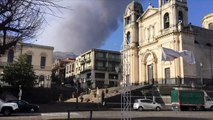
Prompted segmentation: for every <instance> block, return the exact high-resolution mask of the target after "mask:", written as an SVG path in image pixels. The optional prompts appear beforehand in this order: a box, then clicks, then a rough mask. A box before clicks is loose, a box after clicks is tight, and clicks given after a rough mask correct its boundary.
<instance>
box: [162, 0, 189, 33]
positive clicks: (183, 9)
mask: <svg viewBox="0 0 213 120" xmlns="http://www.w3.org/2000/svg"><path fill="white" fill-rule="evenodd" d="M158 3H159V9H160V19H161V29H162V30H164V29H168V28H173V29H177V27H176V26H177V25H178V24H181V25H182V26H187V25H188V7H187V0H159V1H158Z"/></svg>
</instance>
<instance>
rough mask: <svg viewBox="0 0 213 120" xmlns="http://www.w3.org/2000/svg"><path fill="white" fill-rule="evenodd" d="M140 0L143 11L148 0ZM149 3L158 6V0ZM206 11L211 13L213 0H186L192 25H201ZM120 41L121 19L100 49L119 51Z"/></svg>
mask: <svg viewBox="0 0 213 120" xmlns="http://www.w3.org/2000/svg"><path fill="white" fill-rule="evenodd" d="M141 1H142V2H141V3H142V5H143V9H144V11H145V9H146V8H147V6H148V5H149V1H148V0H141ZM151 4H152V5H154V7H158V0H151ZM208 13H213V0H188V15H189V22H191V23H192V24H193V25H196V26H201V23H202V19H203V17H204V16H205V15H206V14H208ZM122 41H123V21H120V22H119V27H118V29H117V30H116V31H115V32H113V33H112V34H111V35H110V36H109V37H108V39H107V40H106V42H105V44H104V45H103V46H101V47H100V49H107V50H115V51H120V49H121V44H122Z"/></svg>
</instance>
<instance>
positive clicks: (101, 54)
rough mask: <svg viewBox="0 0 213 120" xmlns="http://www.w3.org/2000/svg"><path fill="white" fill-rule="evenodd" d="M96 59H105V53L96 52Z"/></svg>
mask: <svg viewBox="0 0 213 120" xmlns="http://www.w3.org/2000/svg"><path fill="white" fill-rule="evenodd" d="M95 57H96V58H105V54H104V53H101V52H96V53H95Z"/></svg>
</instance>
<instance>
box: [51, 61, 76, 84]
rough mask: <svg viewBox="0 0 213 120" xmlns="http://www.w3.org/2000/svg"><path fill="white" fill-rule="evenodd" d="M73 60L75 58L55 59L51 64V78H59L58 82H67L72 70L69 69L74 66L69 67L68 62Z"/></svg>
mask: <svg viewBox="0 0 213 120" xmlns="http://www.w3.org/2000/svg"><path fill="white" fill-rule="evenodd" d="M74 62H75V58H65V59H56V60H55V61H54V63H53V64H52V78H53V79H55V80H56V79H60V84H66V82H68V79H70V78H71V76H72V74H73V72H74V71H73V70H71V69H72V67H74V66H71V67H70V65H69V64H71V63H74ZM71 72H72V73H71ZM55 82H56V81H55ZM58 82H59V81H58ZM53 84H54V83H53ZM56 84H59V83H56Z"/></svg>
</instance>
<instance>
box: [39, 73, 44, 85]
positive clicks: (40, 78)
mask: <svg viewBox="0 0 213 120" xmlns="http://www.w3.org/2000/svg"><path fill="white" fill-rule="evenodd" d="M39 87H44V75H40V76H39Z"/></svg>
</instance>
